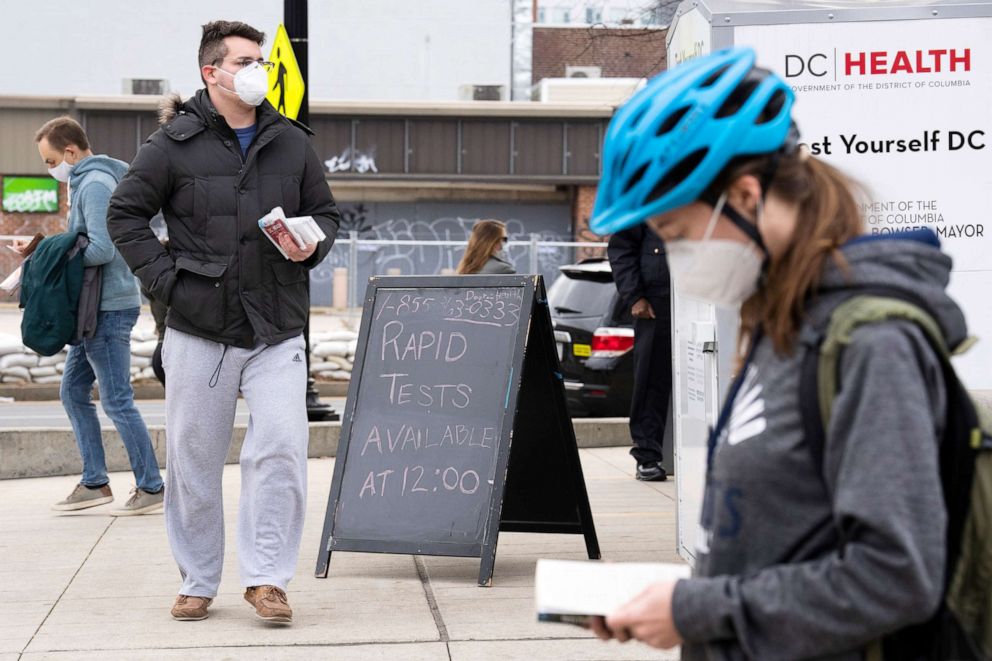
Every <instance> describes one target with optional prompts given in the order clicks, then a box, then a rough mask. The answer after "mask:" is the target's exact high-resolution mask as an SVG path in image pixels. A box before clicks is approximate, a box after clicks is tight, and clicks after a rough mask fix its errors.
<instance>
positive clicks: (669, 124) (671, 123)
mask: <svg viewBox="0 0 992 661" xmlns="http://www.w3.org/2000/svg"><path fill="white" fill-rule="evenodd" d="M687 112H689V106H686V107H684V108H679V109H678V110H676V111H675V112H673V113H672V114H671V115H669V116H668V118H667V119H666V120H665V121H664V122H662V123H661V126H659V127H658V132H657V133H655V135H656V136H657V137H659V138H660V137H661V136H663V135H665V134H666V133H668V132H669V131H671V130H672V129H673V128H675V126H676V124H678V123H679V122H680V121H681V120H682V118H683V117H685V114H686V113H687Z"/></svg>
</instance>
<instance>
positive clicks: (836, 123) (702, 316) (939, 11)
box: [668, 0, 992, 562]
mask: <svg viewBox="0 0 992 661" xmlns="http://www.w3.org/2000/svg"><path fill="white" fill-rule="evenodd" d="M739 45H747V46H751V47H752V48H754V49H755V51H756V52H757V54H758V63H759V64H760V65H761V66H765V67H768V68H771V69H773V70H775V71H776V72H777V73H779V74H780V75H782V76H783V77H784V78H785V80H786V81H787V82H788V83H789V84H790V85H791V86H792V88H793V90H794V91H795V93H796V105H795V108H794V115H795V117H796V119H797V122H798V124H799V128H800V131H801V133H802V136H803V142H804V143H806V144H807V145H808V146H809V147H810V149H811V151H812V152H813V154H815V155H817V156H819V157H822V158H824V159H826V160H828V161H829V162H830V163H832V164H833V165H835V166H838V167H840V168H841V169H843V170H844V171H845V172H847V173H848V174H850V175H852V176H853V177H854V178H855V179H857V180H859V181H861V182H862V183H863V184H864V185H865V186H866V189H867V196H868V199H867V201H866V202H865V204H863V205H862V212H863V213H864V216H865V221H866V227H867V229H868V232H869V233H872V234H886V233H891V232H894V231H898V230H902V229H909V228H915V227H922V226H927V227H931V228H933V229H934V231H936V232H937V234H938V235H939V236H940V239H941V242H942V243H943V246H944V249H945V250H946V251H947V252H948V253H949V254H950V255H951V256H952V257H953V258H954V272H953V275H952V280H951V285H950V292H951V295H952V296H953V297H954V298H955V299H956V300H957V301H958V302H959V303H960V304H961V306H962V308H963V309H964V311H965V314H966V316H967V318H968V324H969V327H970V331H971V333H972V334H973V335H976V336H978V337H979V338H980V339H983V340H984V341H983V342H980V343H979V344H978V345H977V346H976V347H975V348H973V349H972V350H971V351H970V352H969V353H968V355H967V356H965V357H964V358H963V359H961V360H960V361H959V362H958V363H957V368H958V370H959V373H960V374H961V376H962V378H963V379H964V381H965V383H966V385H967V386H968V387H969V388H971V389H973V390H992V369H989V366H992V305H990V304H989V302H988V297H989V292H990V291H992V222H986V219H987V218H988V217H989V216H990V214H992V112H990V110H989V109H990V108H992V1H988V0H986V1H982V2H951V1H938V2H907V1H901V2H900V1H891V2H890V1H888V0H879V1H877V2H851V1H845V0H834V1H831V2H827V1H824V2H811V1H807V2H781V1H776V0H761V1H753V2H731V1H728V0H686V1H685V2H683V3H682V4H681V5H680V6H679V11H678V12H677V14H676V16H675V18H674V20H673V21H672V25H671V28H670V29H669V32H668V62H669V66H675V65H676V64H678V63H680V62H683V61H685V60H687V59H690V58H692V57H696V56H698V55H703V54H706V53H710V52H712V51H715V50H719V49H722V48H726V47H729V46H739ZM736 324H737V321H736V312H735V311H732V310H723V309H717V308H714V307H713V306H709V305H706V304H703V303H700V302H698V301H694V300H691V299H687V298H686V297H683V296H680V295H679V293H678V291H677V290H674V291H673V292H672V334H673V337H672V349H673V356H674V366H673V369H674V381H673V383H674V386H675V387H674V388H673V411H674V419H675V429H674V432H675V472H676V475H677V476H678V508H679V510H678V533H677V535H678V552H679V554H680V555H681V556H682V557H684V558H686V560H688V561H689V562H692V560H693V557H694V554H695V539H696V533H697V530H698V521H699V510H700V506H701V502H702V485H703V480H704V474H705V470H706V429H707V428H708V426H709V425H712V424H713V423H714V422H715V420H716V417H717V415H718V412H719V406H720V402H721V400H722V399H723V396H724V394H725V392H726V389H727V387H728V385H729V382H730V376H731V370H732V356H733V354H734V348H735V347H734V342H735V336H736V330H737V329H736Z"/></svg>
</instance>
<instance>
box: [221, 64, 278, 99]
mask: <svg viewBox="0 0 992 661" xmlns="http://www.w3.org/2000/svg"><path fill="white" fill-rule="evenodd" d="M218 71H224V69H221V68H219V67H218ZM224 73H226V74H227V75H228V76H233V77H234V90H233V92H234V93H235V94H237V95H238V98H240V99H241V100H242V101H244V102H245V103H247V104H248V105H250V106H257V105H261V103H262V101H264V100H265V95H266V94H267V93H268V91H269V74H268V72H267V71H266V70H265V69H264V68H263V67H262V65H260V64H259V63H258V62H252V63H251V64H249V65H248V66H246V67H243V68H242V69H241V70H240V71H238V73H236V74H232V73H231V72H230V71H224ZM218 84H219V83H218ZM221 87H222V88H223V89H225V90H227V91H228V92H230V91H232V90H228V89H227V88H226V87H224V86H223V85H221Z"/></svg>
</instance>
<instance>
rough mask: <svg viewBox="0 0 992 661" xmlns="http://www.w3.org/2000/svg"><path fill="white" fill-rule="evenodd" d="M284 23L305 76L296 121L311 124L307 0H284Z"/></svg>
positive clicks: (302, 73) (301, 71) (301, 73)
mask: <svg viewBox="0 0 992 661" xmlns="http://www.w3.org/2000/svg"><path fill="white" fill-rule="evenodd" d="M282 11H283V21H284V23H283V25H285V26H286V34H288V35H289V41H290V43H291V44H293V54H294V55H296V63H297V64H298V65H299V66H300V75H302V76H303V102H302V103H301V104H300V112H299V114H298V115H297V116H296V121H298V122H300V123H301V124H306V125H308V126H309V125H310V75H309V74H310V67H309V59H310V57H309V52H308V50H309V37H308V34H309V28H308V22H309V21H308V17H307V0H283V10H282Z"/></svg>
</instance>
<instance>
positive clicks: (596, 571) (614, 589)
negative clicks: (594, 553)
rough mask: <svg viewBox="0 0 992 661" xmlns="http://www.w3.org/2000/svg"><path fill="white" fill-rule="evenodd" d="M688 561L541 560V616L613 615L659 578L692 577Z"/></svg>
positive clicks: (537, 583)
mask: <svg viewBox="0 0 992 661" xmlns="http://www.w3.org/2000/svg"><path fill="white" fill-rule="evenodd" d="M689 575H690V569H689V566H688V565H685V564H675V563H667V562H597V561H581V560H538V561H537V573H536V575H535V577H534V598H535V601H536V606H537V619H539V620H542V621H545V622H569V623H573V624H584V623H585V621H586V620H588V618H589V616H592V615H602V616H604V617H605V616H607V615H611V614H612V613H613V612H615V611H616V610H617V609H618V608H620V607H621V606H623V605H624V604H626V603H627V602H629V601H630V600H631V599H633V598H634V597H636V596H637V595H639V594H640V593H641V592H643V591H644V589H645V588H646V587H648V586H649V585H651V584H652V583H654V582H656V581H662V580H668V581H675V580H678V579H680V578H688V577H689Z"/></svg>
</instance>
